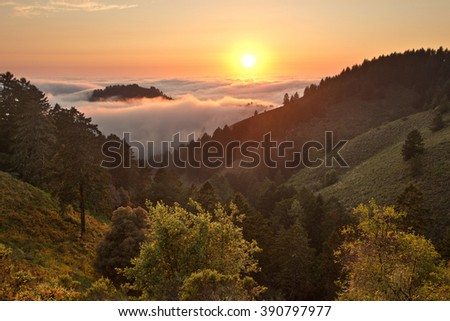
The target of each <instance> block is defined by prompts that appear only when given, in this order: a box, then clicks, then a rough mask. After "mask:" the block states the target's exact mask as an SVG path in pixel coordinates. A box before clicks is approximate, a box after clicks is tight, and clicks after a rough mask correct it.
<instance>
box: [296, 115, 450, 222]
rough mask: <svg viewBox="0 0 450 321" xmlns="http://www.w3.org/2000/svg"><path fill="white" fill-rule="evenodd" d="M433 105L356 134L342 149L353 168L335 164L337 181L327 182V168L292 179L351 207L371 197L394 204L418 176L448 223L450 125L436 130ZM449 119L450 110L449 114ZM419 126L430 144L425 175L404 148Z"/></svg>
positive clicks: (429, 204) (428, 204)
mask: <svg viewBox="0 0 450 321" xmlns="http://www.w3.org/2000/svg"><path fill="white" fill-rule="evenodd" d="M433 115H434V112H433V111H431V110H430V111H425V112H420V113H417V114H414V115H411V116H408V117H404V118H401V119H397V120H395V121H392V122H389V123H386V124H384V125H382V126H379V127H376V128H373V129H370V130H369V131H367V132H365V133H363V134H361V135H359V136H357V137H355V138H353V139H351V140H350V141H349V142H348V144H347V145H346V147H345V148H344V149H343V150H342V155H343V157H344V159H345V160H346V161H347V162H348V164H349V166H350V167H349V168H348V169H336V170H337V174H338V182H337V183H335V184H332V185H330V186H326V187H325V186H324V178H325V175H326V172H327V171H328V169H326V168H317V169H302V170H300V171H298V172H297V173H296V174H295V175H293V176H292V177H291V178H290V180H289V181H288V183H287V184H288V185H292V186H294V187H296V188H297V189H300V188H302V187H303V186H306V187H307V188H309V189H312V190H313V191H315V192H316V193H320V194H321V195H322V196H324V197H325V198H330V197H336V198H337V199H339V200H340V201H341V203H342V204H343V205H344V206H345V207H346V208H347V209H348V210H350V209H351V208H353V207H355V206H356V205H358V204H360V203H366V202H368V201H369V200H370V199H371V198H374V199H376V200H377V201H378V202H380V203H383V204H395V202H396V198H397V196H398V195H399V194H400V193H401V192H402V191H403V190H404V189H405V187H406V186H407V185H408V184H409V183H411V182H415V183H416V184H417V185H418V187H419V188H420V189H421V191H422V192H423V194H424V202H425V208H427V209H429V210H430V212H431V213H432V215H433V220H434V221H438V220H439V221H440V222H441V224H440V225H448V223H450V222H449V220H450V216H449V209H450V190H449V189H448V182H450V128H449V127H445V128H444V129H442V130H440V131H437V132H432V131H431V130H430V124H431V121H432V118H433ZM444 120H446V121H447V123H449V122H450V115H449V114H448V113H447V114H445V116H444ZM413 129H419V130H420V132H421V134H422V136H423V138H424V145H425V154H424V155H423V156H422V157H421V162H422V165H423V169H422V173H421V175H419V176H417V177H412V175H411V169H410V168H411V164H410V163H406V162H405V161H404V160H403V158H402V154H401V150H402V145H403V143H404V141H405V138H406V136H407V134H408V133H409V132H410V131H411V130H413Z"/></svg>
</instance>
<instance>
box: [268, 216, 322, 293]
mask: <svg viewBox="0 0 450 321" xmlns="http://www.w3.org/2000/svg"><path fill="white" fill-rule="evenodd" d="M272 260H273V266H272V269H271V270H272V284H274V285H276V287H277V288H279V289H280V291H281V297H282V298H283V300H297V301H298V300H307V299H308V298H310V297H311V296H310V295H311V293H312V291H313V281H314V278H313V269H314V263H315V259H314V250H313V249H312V248H311V247H310V246H309V240H308V236H307V234H306V231H305V229H304V228H303V226H302V225H301V224H300V223H295V224H294V225H292V226H291V227H290V228H289V229H288V230H286V231H285V230H281V231H280V232H279V233H278V234H277V236H276V238H275V244H274V246H273V249H272Z"/></svg>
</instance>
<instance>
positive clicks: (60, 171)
mask: <svg viewBox="0 0 450 321" xmlns="http://www.w3.org/2000/svg"><path fill="white" fill-rule="evenodd" d="M50 113H51V115H52V117H53V119H54V120H55V125H56V127H57V136H56V137H57V141H56V143H57V153H56V155H55V172H56V174H55V185H54V187H53V188H54V193H55V194H56V195H57V196H58V197H59V199H60V201H61V202H62V204H73V205H77V206H78V209H79V211H80V219H81V235H83V234H84V233H85V232H86V211H87V209H91V210H93V211H96V210H97V211H100V210H103V211H107V210H110V209H109V208H108V207H109V188H108V183H109V180H110V177H109V174H108V173H107V172H106V170H105V169H102V168H101V167H100V163H101V159H102V155H101V146H102V143H103V142H104V140H105V138H104V137H103V136H102V134H101V132H100V131H99V130H98V128H97V125H95V124H93V123H92V122H91V118H86V117H85V116H84V114H82V113H80V112H79V111H78V110H77V109H76V108H74V107H72V108H70V109H65V108H62V107H60V106H59V105H56V106H55V107H54V108H53V109H52V110H51V112H50Z"/></svg>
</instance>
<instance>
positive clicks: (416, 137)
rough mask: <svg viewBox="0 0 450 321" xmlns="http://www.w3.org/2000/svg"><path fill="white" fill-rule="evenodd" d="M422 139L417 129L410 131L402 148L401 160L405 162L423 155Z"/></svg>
mask: <svg viewBox="0 0 450 321" xmlns="http://www.w3.org/2000/svg"><path fill="white" fill-rule="evenodd" d="M423 145H424V144H423V138H422V135H421V134H420V132H419V131H418V130H417V129H414V130H412V131H411V132H410V133H409V134H408V136H407V137H406V140H405V144H404V145H403V147H402V155H403V160H405V161H407V160H409V159H411V158H413V157H415V156H417V155H419V154H423V152H424V147H423Z"/></svg>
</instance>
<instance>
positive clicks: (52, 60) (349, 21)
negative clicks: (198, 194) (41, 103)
mask: <svg viewBox="0 0 450 321" xmlns="http://www.w3.org/2000/svg"><path fill="white" fill-rule="evenodd" d="M449 30H450V1H448V0H440V1H438V0H434V1H433V0H428V1H418V0H409V1H407V0H397V1H388V0H381V1H357V0H323V1H312V0H308V1H303V0H278V1H275V0H247V1H244V0H227V1H211V0H209V1H208V0H153V1H149V0H111V1H107V0H95V1H94V0H65V1H63V0H15V1H8V0H6V1H2V3H0V43H1V44H2V45H1V50H0V72H4V71H6V70H9V71H11V72H13V73H15V74H16V75H18V76H26V77H36V76H55V77H56V76H65V77H66V76H76V77H97V76H116V77H121V76H127V77H135V76H139V77H141V76H145V77H202V76H211V77H246V76H256V77H274V76H288V77H298V78H315V77H321V76H325V75H331V74H335V73H338V72H339V71H340V70H342V69H343V68H344V67H346V66H348V65H353V64H355V63H360V62H361V61H362V60H363V59H364V58H372V57H374V56H378V55H380V54H387V53H390V52H393V51H404V50H406V49H412V48H421V47H434V48H437V47H439V46H443V47H450V32H449ZM246 53H251V54H253V55H254V56H255V57H256V64H255V66H254V67H253V68H249V69H246V68H244V67H243V66H242V65H241V64H240V58H241V57H242V55H244V54H246Z"/></svg>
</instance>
